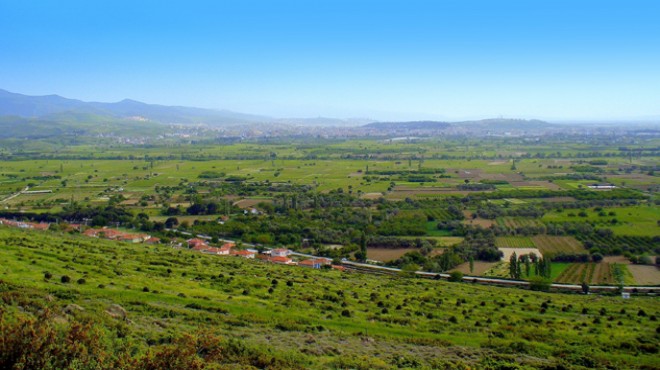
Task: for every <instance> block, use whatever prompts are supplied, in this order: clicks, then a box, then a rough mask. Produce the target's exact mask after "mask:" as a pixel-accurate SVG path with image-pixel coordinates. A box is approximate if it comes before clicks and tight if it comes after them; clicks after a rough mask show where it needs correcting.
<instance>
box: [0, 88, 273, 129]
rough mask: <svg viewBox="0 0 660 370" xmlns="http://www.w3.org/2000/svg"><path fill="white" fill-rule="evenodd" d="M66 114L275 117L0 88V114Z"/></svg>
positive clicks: (189, 120)
mask: <svg viewBox="0 0 660 370" xmlns="http://www.w3.org/2000/svg"><path fill="white" fill-rule="evenodd" d="M63 113H66V114H68V115H70V118H72V117H73V118H75V117H81V114H82V115H84V114H92V115H96V116H107V117H111V118H115V119H132V120H136V119H138V120H148V121H154V122H159V123H166V124H170V123H175V124H207V125H224V124H237V123H249V122H266V121H269V120H272V119H271V118H269V117H263V116H257V115H251V114H243V113H237V112H232V111H227V110H213V109H202V108H191V107H178V106H165V105H157V104H146V103H142V102H139V101H135V100H130V99H125V100H122V101H120V102H117V103H97V102H84V101H82V100H76V99H68V98H64V97H61V96H59V95H45V96H29V95H22V94H17V93H12V92H9V91H6V90H0V115H4V116H19V117H26V118H43V119H47V120H51V118H58V115H61V114H63Z"/></svg>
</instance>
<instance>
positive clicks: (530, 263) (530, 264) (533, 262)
mask: <svg viewBox="0 0 660 370" xmlns="http://www.w3.org/2000/svg"><path fill="white" fill-rule="evenodd" d="M532 269H533V271H534V275H535V276H538V277H542V278H546V279H550V278H551V276H552V264H551V263H550V259H549V258H539V257H538V256H537V255H536V254H534V253H529V254H523V255H521V256H520V257H518V255H517V254H516V252H513V254H512V255H511V257H510V258H509V276H511V278H512V279H517V280H520V279H522V278H523V276H525V277H527V278H529V277H530V276H531V275H532Z"/></svg>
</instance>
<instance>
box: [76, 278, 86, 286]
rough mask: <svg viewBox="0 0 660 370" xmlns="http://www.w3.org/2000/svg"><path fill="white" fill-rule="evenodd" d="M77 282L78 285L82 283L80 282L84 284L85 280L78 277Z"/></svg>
mask: <svg viewBox="0 0 660 370" xmlns="http://www.w3.org/2000/svg"><path fill="white" fill-rule="evenodd" d="M77 283H78V284H80V285H82V284H85V283H86V281H85V279H83V278H80V279H78V281H77Z"/></svg>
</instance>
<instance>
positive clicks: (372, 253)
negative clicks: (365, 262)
mask: <svg viewBox="0 0 660 370" xmlns="http://www.w3.org/2000/svg"><path fill="white" fill-rule="evenodd" d="M416 250H417V248H367V258H368V259H370V260H375V261H381V262H387V261H392V260H395V259H397V258H399V257H401V256H403V255H404V254H406V253H408V252H413V251H416Z"/></svg>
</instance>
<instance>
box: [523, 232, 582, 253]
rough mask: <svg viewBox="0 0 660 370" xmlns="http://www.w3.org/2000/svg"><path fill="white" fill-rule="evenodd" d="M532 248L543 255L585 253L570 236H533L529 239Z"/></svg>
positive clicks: (580, 245)
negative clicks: (532, 244) (534, 247)
mask: <svg viewBox="0 0 660 370" xmlns="http://www.w3.org/2000/svg"><path fill="white" fill-rule="evenodd" d="M531 240H532V242H533V243H534V246H536V248H538V249H539V250H540V251H541V253H544V254H557V253H565V254H574V253H581V252H585V249H584V247H583V246H582V243H580V242H579V241H577V240H576V239H575V238H573V237H572V236H553V235H535V236H533V237H531Z"/></svg>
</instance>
